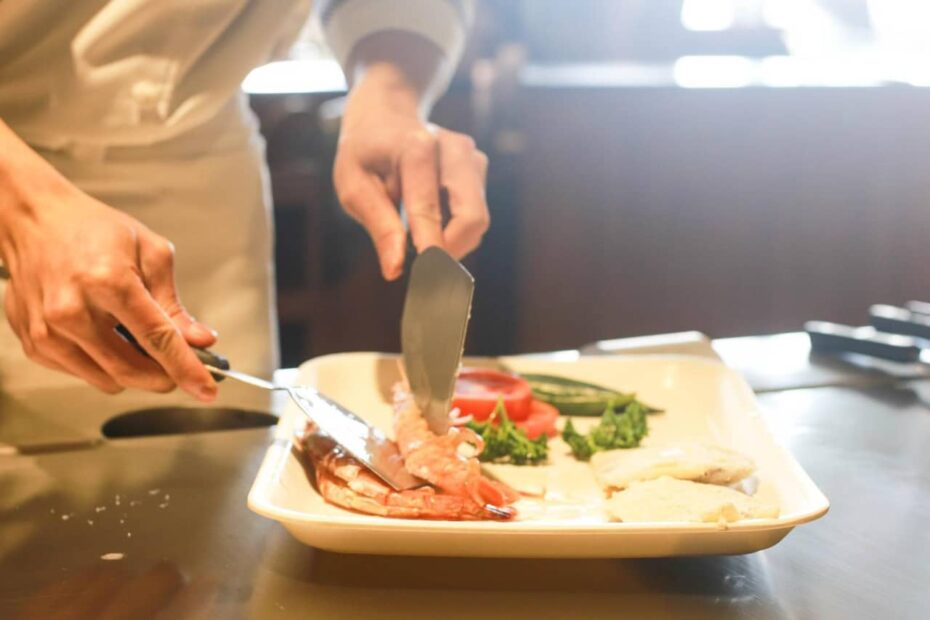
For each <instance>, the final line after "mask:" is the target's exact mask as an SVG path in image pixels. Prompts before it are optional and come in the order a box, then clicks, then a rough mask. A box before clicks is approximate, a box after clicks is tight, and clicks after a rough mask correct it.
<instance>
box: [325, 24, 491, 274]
mask: <svg viewBox="0 0 930 620" xmlns="http://www.w3.org/2000/svg"><path fill="white" fill-rule="evenodd" d="M353 54H354V56H355V58H356V63H355V66H356V72H355V76H356V79H355V80H354V82H355V84H354V86H353V88H352V91H351V92H350V94H349V97H348V102H347V104H346V110H345V114H344V116H343V120H342V130H341V134H340V139H339V148H338V150H337V152H336V161H335V165H334V170H333V180H334V183H335V186H336V193H337V195H338V197H339V201H340V202H341V203H342V206H343V208H344V209H345V210H346V211H347V212H348V213H349V214H350V215H351V216H352V217H354V218H355V219H356V220H358V221H359V222H360V223H361V224H362V225H363V226H364V227H365V228H366V229H367V231H368V233H369V235H371V239H372V241H373V243H374V245H375V249H376V250H377V251H378V258H379V260H380V263H381V271H382V273H383V275H384V277H385V278H386V279H388V280H393V279H395V278H397V277H398V276H400V274H401V271H402V269H403V264H404V253H405V250H406V236H407V235H406V231H405V229H404V226H403V224H402V223H401V218H400V216H399V214H398V205H399V203H401V202H403V207H404V210H405V212H406V216H407V221H408V223H409V226H410V234H411V237H412V238H413V244H414V246H416V249H417V251H418V252H422V251H423V250H424V249H426V248H427V247H429V246H432V245H438V246H441V247H443V248H445V249H446V250H447V251H448V252H449V253H451V254H452V255H453V256H455V257H456V258H460V257H462V256H464V255H466V254H468V253H469V252H471V251H472V250H474V249H475V248H476V247H478V244H479V243H480V242H481V237H482V235H483V234H484V232H485V231H486V230H487V228H488V224H489V223H490V216H489V214H488V206H487V203H486V202H485V193H484V186H485V177H486V174H487V167H488V159H487V157H486V156H485V154H484V153H482V152H481V151H479V150H478V149H477V148H475V142H474V140H472V139H471V138H470V137H469V136H466V135H464V134H460V133H456V132H454V131H449V130H446V129H442V128H438V127H435V126H432V125H429V124H427V122H426V121H425V117H426V114H427V110H428V108H429V106H430V105H431V102H432V98H433V97H434V96H435V93H434V92H432V90H431V85H430V82H431V80H432V79H433V77H434V76H435V75H436V73H438V71H439V69H440V66H439V65H440V64H441V62H442V58H441V53H440V52H439V50H438V49H437V48H435V47H434V46H433V45H432V44H431V43H429V42H427V41H425V40H422V39H419V38H418V37H414V36H411V35H409V34H406V33H382V34H380V35H373V36H371V37H369V38H368V39H365V40H363V42H362V43H360V44H359V46H358V47H357V48H356V50H355V51H354V52H353ZM441 188H442V189H444V190H445V191H446V192H447V194H448V199H449V211H450V215H451V218H450V219H449V222H448V224H447V225H446V226H445V228H443V226H442V220H443V214H442V212H441V209H440V204H441V203H440V189H441Z"/></svg>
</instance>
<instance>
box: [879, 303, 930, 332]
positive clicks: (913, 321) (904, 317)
mask: <svg viewBox="0 0 930 620" xmlns="http://www.w3.org/2000/svg"><path fill="white" fill-rule="evenodd" d="M869 324H870V325H872V327H874V328H875V329H877V330H879V331H882V332H888V333H891V334H904V335H905V336H913V337H915V338H924V339H930V316H927V315H924V314H918V313H916V312H911V311H910V310H907V309H905V308H898V307H896V306H888V305H884V304H879V305H875V306H872V307H871V308H869Z"/></svg>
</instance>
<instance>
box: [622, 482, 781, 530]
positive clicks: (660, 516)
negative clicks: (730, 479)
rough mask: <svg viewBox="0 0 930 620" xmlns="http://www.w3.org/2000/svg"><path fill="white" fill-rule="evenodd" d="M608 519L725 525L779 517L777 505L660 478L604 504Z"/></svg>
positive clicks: (727, 490)
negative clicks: (747, 520)
mask: <svg viewBox="0 0 930 620" xmlns="http://www.w3.org/2000/svg"><path fill="white" fill-rule="evenodd" d="M606 509H607V514H608V515H610V518H611V520H614V521H623V522H625V523H631V522H652V521H691V522H698V523H719V524H727V523H732V522H734V521H739V520H740V519H764V518H775V517H777V516H778V513H779V509H778V507H777V506H774V505H771V504H767V503H765V502H762V501H760V500H758V499H756V498H754V497H751V496H749V495H745V494H744V493H740V492H739V491H734V490H733V489H731V488H729V487H722V486H718V485H714V484H703V483H700V482H691V481H689V480H676V479H674V478H668V477H663V478H659V479H657V480H648V481H646V482H634V483H633V484H632V485H631V486H630V487H629V488H628V489H626V490H625V491H619V492H617V493H614V494H613V496H612V497H611V498H610V499H609V500H607V503H606Z"/></svg>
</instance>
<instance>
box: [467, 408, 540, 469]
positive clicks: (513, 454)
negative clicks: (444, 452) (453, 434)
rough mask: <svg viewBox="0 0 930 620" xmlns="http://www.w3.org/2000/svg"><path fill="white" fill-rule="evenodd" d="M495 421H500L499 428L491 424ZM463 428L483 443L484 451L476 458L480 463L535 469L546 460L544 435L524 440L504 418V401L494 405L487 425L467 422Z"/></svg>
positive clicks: (505, 415)
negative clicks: (528, 466) (471, 432)
mask: <svg viewBox="0 0 930 620" xmlns="http://www.w3.org/2000/svg"><path fill="white" fill-rule="evenodd" d="M495 419H497V420H499V423H498V424H494V420H495ZM466 426H467V427H468V428H470V429H471V430H473V431H475V432H476V433H478V434H479V435H480V436H481V438H482V439H483V440H484V451H483V452H481V454H479V455H478V460H480V461H482V462H492V463H512V464H514V465H536V464H538V463H542V462H543V461H545V460H546V459H547V458H548V457H549V445H548V441H547V440H548V437H546V435H545V434H542V435H540V436H539V437H538V438H537V439H530V438H529V437H527V436H526V433H525V432H524V431H523V429H520V428H517V426H516V425H514V423H513V422H511V421H510V418H509V417H507V408H506V407H504V401H503V399H501V400H499V401H497V407H496V408H495V409H494V413H492V414H491V416H490V417H489V418H488V421H487V422H469V423H468V424H466Z"/></svg>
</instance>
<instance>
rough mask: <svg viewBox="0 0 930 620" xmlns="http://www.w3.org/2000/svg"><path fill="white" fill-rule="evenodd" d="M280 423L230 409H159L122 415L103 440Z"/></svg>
mask: <svg viewBox="0 0 930 620" xmlns="http://www.w3.org/2000/svg"><path fill="white" fill-rule="evenodd" d="M277 422H278V418H277V417H275V416H273V415H271V414H270V413H264V412H260V411H248V410H245V409H234V408H230V407H157V408H152V409H140V410H137V411H130V412H127V413H121V414H119V415H117V416H115V417H113V418H110V419H109V420H107V421H106V422H105V423H104V425H103V428H102V429H101V430H102V432H103V435H104V437H107V438H108V439H117V438H125V437H149V436H153V435H183V434H188V433H206V432H211V431H228V430H237V429H244V428H262V427H266V426H273V425H274V424H277Z"/></svg>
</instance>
